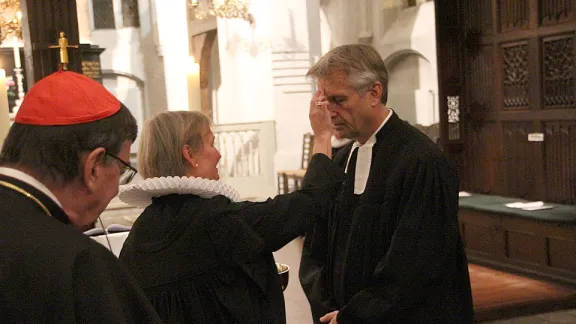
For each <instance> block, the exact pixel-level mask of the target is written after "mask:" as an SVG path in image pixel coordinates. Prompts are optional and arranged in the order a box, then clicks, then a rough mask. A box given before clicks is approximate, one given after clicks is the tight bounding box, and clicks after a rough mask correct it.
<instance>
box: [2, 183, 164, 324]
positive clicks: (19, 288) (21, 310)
mask: <svg viewBox="0 0 576 324" xmlns="http://www.w3.org/2000/svg"><path fill="white" fill-rule="evenodd" d="M0 181H3V182H6V183H9V184H11V185H16V186H17V187H19V188H21V189H23V190H24V191H26V192H28V193H30V194H32V195H33V196H34V197H36V198H37V199H38V200H39V201H40V202H41V203H42V204H43V205H44V206H45V207H46V208H47V209H48V211H49V212H50V213H51V214H52V216H53V217H50V216H48V215H47V214H46V212H44V211H43V210H42V208H41V207H40V206H39V205H38V204H37V203H35V202H34V201H33V200H32V199H30V198H28V197H26V196H25V195H23V194H22V193H19V192H17V191H14V190H13V189H8V188H6V187H5V186H0V322H1V323H160V318H159V317H158V315H157V314H156V312H155V311H154V309H153V307H152V306H151V305H150V303H149V301H148V300H147V298H146V296H145V295H144V293H143V292H142V290H141V289H140V288H139V286H138V284H137V282H136V280H135V279H134V278H133V277H132V276H131V275H130V274H129V272H128V271H127V269H126V268H125V267H124V266H123V265H122V264H121V263H120V261H119V260H118V259H117V258H116V257H115V256H114V254H112V253H111V252H110V251H108V250H107V249H106V248H104V247H103V246H101V245H100V244H99V243H97V242H95V241H93V240H91V239H90V238H89V237H87V236H85V235H84V234H82V233H80V232H78V231H76V230H75V229H74V228H73V227H72V226H71V225H69V221H68V217H67V216H66V214H65V213H64V211H63V210H62V209H61V208H60V207H59V206H58V205H57V204H56V203H55V202H54V201H53V200H52V199H50V198H49V197H47V196H46V195H45V194H43V193H42V192H40V191H39V190H36V189H35V188H34V187H32V186H30V185H28V184H26V183H24V182H22V181H19V180H16V179H13V178H11V177H6V176H2V175H0Z"/></svg>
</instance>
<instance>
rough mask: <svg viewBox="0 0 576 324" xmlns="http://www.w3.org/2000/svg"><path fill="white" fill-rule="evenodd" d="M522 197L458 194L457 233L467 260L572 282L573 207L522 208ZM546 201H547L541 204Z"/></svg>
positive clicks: (575, 278)
mask: <svg viewBox="0 0 576 324" xmlns="http://www.w3.org/2000/svg"><path fill="white" fill-rule="evenodd" d="M517 201H522V199H515V198H507V197H500V196H490V195H479V194H473V195H472V196H471V197H462V198H460V211H459V222H460V231H461V233H462V237H463V239H464V243H465V246H466V252H467V255H468V259H469V260H470V261H473V262H478V263H483V264H486V265H490V266H494V267H497V268H502V269H505V270H508V271H515V272H521V273H529V274H533V275H537V276H541V277H544V278H548V279H553V280H562V281H566V282H570V283H576V206H572V205H558V204H549V205H553V206H554V208H553V209H546V210H536V211H525V210H520V209H515V208H508V207H506V206H505V204H507V203H512V202H517ZM547 205H548V203H547Z"/></svg>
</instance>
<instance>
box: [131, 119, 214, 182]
mask: <svg viewBox="0 0 576 324" xmlns="http://www.w3.org/2000/svg"><path fill="white" fill-rule="evenodd" d="M210 125H211V121H210V118H208V117H207V116H206V115H204V114H203V113H201V112H197V111H166V112H162V113H160V114H158V115H156V116H154V117H152V118H151V119H149V120H147V121H146V123H144V127H143V129H142V137H141V139H140V146H139V149H138V168H139V172H140V173H141V174H142V176H143V177H144V178H145V179H147V178H154V177H167V176H174V177H176V176H180V177H182V176H185V175H186V171H187V170H188V165H187V161H186V160H185V159H184V157H183V156H182V147H184V145H186V144H188V145H190V147H191V148H192V153H193V154H194V153H198V152H200V151H201V150H202V148H203V145H202V135H203V132H205V131H206V130H207V129H210Z"/></svg>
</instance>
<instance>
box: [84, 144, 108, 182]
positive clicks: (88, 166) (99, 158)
mask: <svg viewBox="0 0 576 324" xmlns="http://www.w3.org/2000/svg"><path fill="white" fill-rule="evenodd" d="M105 155H106V150H105V149H104V148H103V147H99V148H97V149H94V150H92V151H90V152H88V153H87V154H86V155H85V156H84V161H83V162H84V163H83V165H82V167H81V177H82V179H81V182H82V183H83V184H84V186H85V187H86V189H88V191H89V192H94V191H96V190H97V186H98V182H99V181H98V180H99V177H100V176H101V175H102V172H103V170H102V168H103V167H105V165H104V158H105Z"/></svg>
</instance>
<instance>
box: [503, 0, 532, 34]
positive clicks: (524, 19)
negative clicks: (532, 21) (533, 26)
mask: <svg viewBox="0 0 576 324" xmlns="http://www.w3.org/2000/svg"><path fill="white" fill-rule="evenodd" d="M499 4H500V8H499V9H500V10H499V12H500V30H502V31H508V30H511V29H520V28H526V27H528V22H529V19H528V17H529V16H528V13H529V10H528V7H529V5H528V4H529V1H528V0H499Z"/></svg>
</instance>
